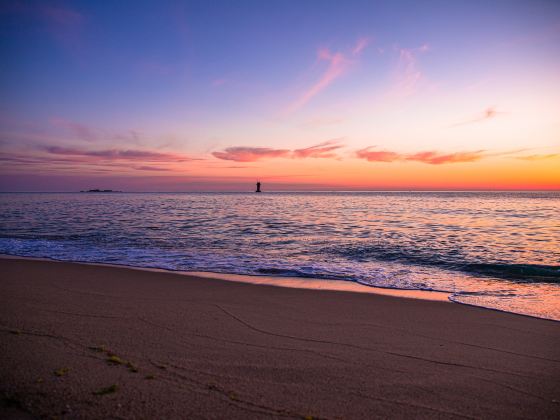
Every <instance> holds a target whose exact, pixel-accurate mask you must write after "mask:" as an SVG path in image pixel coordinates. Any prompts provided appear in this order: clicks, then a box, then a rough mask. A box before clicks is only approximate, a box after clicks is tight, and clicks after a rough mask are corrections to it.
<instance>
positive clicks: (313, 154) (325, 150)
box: [293, 139, 344, 159]
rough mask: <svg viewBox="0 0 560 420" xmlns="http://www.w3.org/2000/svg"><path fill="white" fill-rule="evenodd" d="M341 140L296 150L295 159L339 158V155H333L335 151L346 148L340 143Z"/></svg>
mask: <svg viewBox="0 0 560 420" xmlns="http://www.w3.org/2000/svg"><path fill="white" fill-rule="evenodd" d="M339 142H340V139H334V140H329V141H325V142H323V143H320V144H317V145H315V146H311V147H306V148H304V149H296V150H294V151H293V157H294V158H300V159H305V158H323V159H325V158H327V159H328V158H337V157H338V155H337V154H336V153H333V152H334V151H335V150H338V149H340V148H342V147H344V146H343V145H342V144H340V143H339Z"/></svg>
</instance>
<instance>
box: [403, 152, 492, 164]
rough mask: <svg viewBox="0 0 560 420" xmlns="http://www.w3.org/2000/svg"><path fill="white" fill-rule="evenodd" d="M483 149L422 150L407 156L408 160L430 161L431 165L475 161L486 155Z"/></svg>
mask: <svg viewBox="0 0 560 420" xmlns="http://www.w3.org/2000/svg"><path fill="white" fill-rule="evenodd" d="M483 152H484V151H483V150H479V151H476V152H457V153H450V154H440V153H437V152H420V153H415V154H413V155H409V156H407V157H406V158H405V159H406V160H413V161H417V162H423V163H429V164H430V165H441V164H443V163H462V162H475V161H477V160H480V159H482V158H483V157H484V154H483Z"/></svg>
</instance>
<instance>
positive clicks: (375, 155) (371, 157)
mask: <svg viewBox="0 0 560 420" xmlns="http://www.w3.org/2000/svg"><path fill="white" fill-rule="evenodd" d="M370 149H371V147H367V148H365V149H362V150H358V151H357V152H356V156H357V157H359V158H360V159H365V160H367V161H368V162H393V161H395V160H400V159H402V155H400V154H399V153H395V152H389V151H386V150H374V151H371V150H370Z"/></svg>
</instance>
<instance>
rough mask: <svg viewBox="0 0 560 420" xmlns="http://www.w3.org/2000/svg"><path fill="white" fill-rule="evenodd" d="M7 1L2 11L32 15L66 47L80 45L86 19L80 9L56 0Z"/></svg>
mask: <svg viewBox="0 0 560 420" xmlns="http://www.w3.org/2000/svg"><path fill="white" fill-rule="evenodd" d="M46 3H47V2H28V1H26V2H24V1H11V2H10V1H5V2H3V3H2V4H1V5H0V12H3V13H9V14H12V15H14V16H18V15H19V16H32V17H34V18H37V19H38V20H39V21H40V24H41V26H42V27H44V28H45V30H46V32H47V33H48V34H49V35H50V36H51V37H53V38H54V39H55V40H56V41H57V42H59V43H60V44H62V45H63V46H65V47H69V48H71V49H76V48H77V47H79V46H80V38H81V31H82V28H83V26H84V23H85V21H86V19H85V17H84V15H83V14H82V13H80V12H79V11H78V10H75V9H71V8H68V7H63V6H59V5H54V4H52V3H54V2H48V3H51V4H46Z"/></svg>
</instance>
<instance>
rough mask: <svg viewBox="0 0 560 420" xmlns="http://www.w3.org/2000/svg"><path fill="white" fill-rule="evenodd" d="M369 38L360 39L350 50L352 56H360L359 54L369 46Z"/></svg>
mask: <svg viewBox="0 0 560 420" xmlns="http://www.w3.org/2000/svg"><path fill="white" fill-rule="evenodd" d="M369 42H370V40H369V38H360V39H358V41H357V42H356V45H355V46H354V48H353V49H352V55H360V53H361V52H362V51H363V50H364V49H365V48H366V47H367V46H368V45H369Z"/></svg>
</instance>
